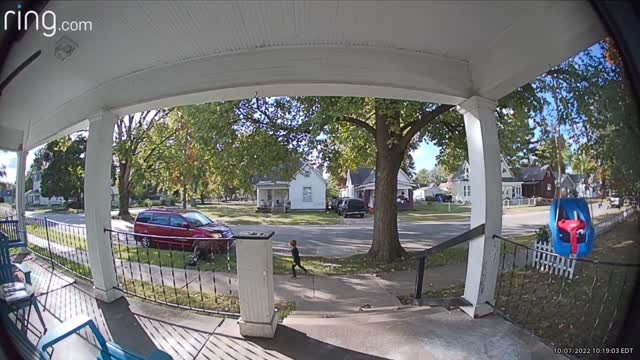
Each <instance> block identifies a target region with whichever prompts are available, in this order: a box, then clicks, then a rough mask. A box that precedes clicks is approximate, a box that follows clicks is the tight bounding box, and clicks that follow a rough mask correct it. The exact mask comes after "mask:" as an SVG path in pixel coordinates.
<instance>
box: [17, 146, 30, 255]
mask: <svg viewBox="0 0 640 360" xmlns="http://www.w3.org/2000/svg"><path fill="white" fill-rule="evenodd" d="M27 153H28V152H27V151H22V150H19V151H17V152H16V155H17V158H18V159H17V164H16V167H17V169H16V171H17V173H16V215H17V216H18V229H19V230H20V231H26V230H27V229H26V227H25V221H24V217H25V210H26V198H25V195H24V193H25V183H24V182H25V174H26V172H27ZM22 237H24V239H23V240H24V241H25V243H26V242H27V234H26V233H23V234H22ZM20 252H21V253H23V254H24V253H26V252H28V250H27V248H26V247H25V248H21V249H20Z"/></svg>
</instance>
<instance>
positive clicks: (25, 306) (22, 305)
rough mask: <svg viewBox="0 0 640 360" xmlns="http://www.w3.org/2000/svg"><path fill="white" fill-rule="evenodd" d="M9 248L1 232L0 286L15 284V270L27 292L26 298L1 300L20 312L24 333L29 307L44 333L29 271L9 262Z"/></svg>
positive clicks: (8, 242) (24, 267)
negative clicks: (19, 274)
mask: <svg viewBox="0 0 640 360" xmlns="http://www.w3.org/2000/svg"><path fill="white" fill-rule="evenodd" d="M11 247H12V246H11V243H10V241H9V238H8V237H7V236H6V235H5V234H4V233H3V232H0V286H2V285H5V284H10V283H15V282H16V279H15V276H14V269H16V270H17V271H18V272H20V273H22V274H23V276H24V284H25V291H27V293H28V297H26V298H23V299H16V300H10V301H8V300H4V298H3V300H4V302H5V303H6V306H7V307H8V308H9V309H11V310H12V311H14V312H16V314H18V312H22V315H23V316H22V324H23V330H24V331H25V332H26V330H27V329H26V328H27V327H28V322H29V317H30V315H31V307H33V309H34V310H35V311H36V314H37V315H38V319H39V320H40V323H41V324H42V326H43V327H44V329H45V331H46V326H45V323H44V320H43V319H42V313H41V312H40V307H39V306H38V301H37V299H36V296H35V291H34V289H33V288H32V287H31V270H30V269H29V268H28V267H26V266H24V265H22V264H17V263H13V262H12V261H11V254H10V252H9V249H10V248H11Z"/></svg>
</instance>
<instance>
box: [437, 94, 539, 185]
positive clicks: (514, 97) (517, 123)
mask: <svg viewBox="0 0 640 360" xmlns="http://www.w3.org/2000/svg"><path fill="white" fill-rule="evenodd" d="M544 106H545V102H544V99H542V98H541V97H540V95H539V94H538V92H537V91H536V89H535V88H534V87H533V86H532V85H531V84H526V85H523V86H522V87H520V88H518V89H516V90H514V91H513V92H512V93H510V94H508V95H506V96H504V97H503V98H501V99H500V100H498V102H497V104H496V122H497V125H498V143H499V145H500V154H501V155H502V156H503V158H504V159H505V161H507V163H509V164H514V165H517V164H520V163H521V162H523V161H525V160H526V159H528V158H529V157H530V156H531V155H532V154H533V151H534V149H533V148H531V142H532V141H533V138H534V136H535V134H534V129H533V125H534V124H533V123H532V122H531V121H530V119H531V117H533V116H536V114H540V113H542V112H543V110H544ZM453 135H454V136H450V137H448V138H447V137H440V138H438V139H437V141H435V142H434V143H435V145H436V146H438V147H439V148H440V153H439V154H438V156H437V160H438V165H439V166H441V167H442V168H443V170H444V172H445V173H446V174H452V173H454V172H455V171H456V170H457V169H458V167H460V164H462V162H464V161H465V160H468V158H469V157H468V155H467V140H466V136H465V134H464V132H458V133H455V134H453ZM445 177H446V176H445ZM445 181H446V179H444V180H442V181H441V182H445Z"/></svg>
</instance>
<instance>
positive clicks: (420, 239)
mask: <svg viewBox="0 0 640 360" xmlns="http://www.w3.org/2000/svg"><path fill="white" fill-rule="evenodd" d="M617 211H618V210H617V209H606V206H603V207H601V208H598V207H597V206H595V205H594V206H593V214H592V216H593V217H595V216H599V215H604V214H608V213H611V214H613V213H615V212H617ZM113 215H115V213H114V214H113ZM27 216H34V217H39V218H42V217H45V216H46V217H47V218H48V219H51V220H53V221H59V222H64V223H70V224H77V225H83V224H84V214H55V213H52V214H42V213H30V212H27ZM548 216H549V210H548V207H545V208H541V210H540V211H537V210H533V211H529V212H525V213H508V214H505V215H503V216H502V234H504V235H511V236H513V235H520V234H526V233H531V232H533V231H535V230H536V229H538V228H539V227H540V226H543V225H545V224H547V223H548V221H549V220H548ZM111 226H112V228H113V229H114V230H117V231H125V232H131V231H133V226H132V225H131V224H129V223H127V222H126V221H122V220H112V221H111ZM230 227H231V229H232V230H233V231H234V232H236V233H238V232H240V231H274V232H275V235H274V237H273V239H272V240H273V249H274V252H275V253H279V254H289V247H288V244H289V241H291V240H296V241H297V242H298V247H299V249H300V253H301V255H306V256H314V255H315V256H351V255H354V254H362V253H366V252H367V251H368V250H369V247H370V246H371V239H372V237H373V222H370V221H366V222H361V223H360V224H356V223H352V224H346V225H231V226H230ZM468 229H469V222H468V220H448V221H433V222H422V223H399V224H398V231H399V235H400V241H401V242H402V245H403V246H404V248H405V249H407V250H422V249H426V248H429V247H432V246H433V245H436V244H438V243H441V242H443V241H445V240H447V239H450V238H452V237H454V236H456V235H458V234H460V233H462V232H464V231H466V230H468ZM60 230H63V228H60Z"/></svg>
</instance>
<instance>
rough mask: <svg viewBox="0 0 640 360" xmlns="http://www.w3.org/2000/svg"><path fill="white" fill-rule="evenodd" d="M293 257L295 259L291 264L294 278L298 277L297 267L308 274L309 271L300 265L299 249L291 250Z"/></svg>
mask: <svg viewBox="0 0 640 360" xmlns="http://www.w3.org/2000/svg"><path fill="white" fill-rule="evenodd" d="M291 257H293V264H291V273H292V274H293V277H296V266H297V267H299V268H300V269H302V270H303V271H304V273H305V274H306V273H307V269H305V268H304V266H302V264H300V252H299V251H298V248H297V247H293V248H291Z"/></svg>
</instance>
